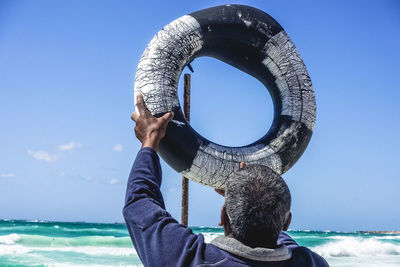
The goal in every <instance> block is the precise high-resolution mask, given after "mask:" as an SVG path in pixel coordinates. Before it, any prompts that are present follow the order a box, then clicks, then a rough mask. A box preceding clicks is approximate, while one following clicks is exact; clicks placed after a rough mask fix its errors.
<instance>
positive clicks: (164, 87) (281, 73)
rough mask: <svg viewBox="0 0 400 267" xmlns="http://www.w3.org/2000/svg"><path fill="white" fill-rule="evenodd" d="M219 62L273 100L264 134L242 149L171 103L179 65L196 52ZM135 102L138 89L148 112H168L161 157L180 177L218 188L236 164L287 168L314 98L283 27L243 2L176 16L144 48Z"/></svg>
mask: <svg viewBox="0 0 400 267" xmlns="http://www.w3.org/2000/svg"><path fill="white" fill-rule="evenodd" d="M202 56H208V57H213V58H216V59H219V60H221V61H223V62H225V63H227V64H230V65H232V66H233V67H236V68H238V69H239V70H242V71H243V72H245V73H248V74H249V75H251V76H253V77H254V78H256V79H258V80H259V81H260V82H261V83H263V84H264V86H265V87H266V88H267V89H268V91H269V93H270V95H271V97H272V100H273V104H274V119H273V123H272V126H271V128H270V129H269V131H268V132H267V133H266V134H265V135H264V136H263V137H262V138H260V139H259V140H257V141H255V142H253V143H251V144H249V145H246V146H241V147H227V146H223V145H219V144H216V143H213V142H211V141H209V140H207V139H206V138H204V137H202V136H201V135H200V134H198V133H197V132H196V131H195V130H194V129H193V128H192V127H191V126H190V125H189V123H188V122H187V121H186V120H185V118H184V115H183V112H182V110H181V108H180V105H179V100H178V94H177V89H178V81H179V77H180V75H181V72H182V70H183V69H184V67H185V66H187V65H188V64H189V63H190V62H192V61H193V60H194V59H195V58H197V57H202ZM134 92H135V101H136V95H137V94H138V93H141V94H143V98H144V102H145V104H146V106H147V108H148V110H149V111H150V112H151V114H153V115H154V116H161V115H163V114H165V113H166V112H168V111H171V110H172V111H173V112H174V114H175V115H174V118H173V120H172V122H171V123H169V125H168V127H167V131H166V135H165V137H164V138H163V139H162V141H161V143H160V146H159V154H160V156H161V157H162V158H163V159H164V160H165V162H167V163H168V164H169V165H170V166H171V167H172V168H173V169H175V170H176V171H177V172H179V173H181V174H182V175H184V176H185V177H187V178H189V179H191V180H193V181H195V182H198V183H201V184H204V185H208V186H211V187H214V188H218V189H224V187H225V184H226V181H227V179H228V177H229V176H230V175H231V174H232V173H233V172H234V171H236V170H237V169H238V168H239V163H240V162H241V161H244V162H245V163H246V164H248V165H249V164H250V165H251V164H260V165H264V166H267V167H269V168H271V169H273V170H274V171H275V172H277V173H279V174H283V173H284V172H286V171H287V170H288V169H289V168H290V167H291V166H293V164H294V163H295V162H296V161H297V160H298V159H299V158H300V156H301V155H302V154H303V152H304V150H305V149H306V147H307V145H308V143H309V141H310V139H311V135H312V132H313V129H314V123H315V116H316V103H315V96H314V90H313V88H312V85H311V79H310V76H309V75H308V72H307V69H306V67H305V65H304V63H303V60H302V59H301V57H300V55H299V53H298V51H297V49H296V47H295V46H294V44H293V43H292V41H291V40H290V38H289V36H288V35H287V34H286V32H285V30H284V29H283V28H282V27H281V26H280V25H279V23H278V22H276V21H275V20H274V19H273V18H272V17H271V16H270V15H268V14H266V13H265V12H263V11H261V10H259V9H256V8H253V7H250V6H244V5H224V6H216V7H211V8H207V9H203V10H200V11H196V12H193V13H190V14H188V15H185V16H182V17H180V18H178V19H176V20H174V21H172V22H171V23H169V24H168V25H166V26H165V27H164V28H163V29H161V30H160V31H159V32H158V33H157V34H156V35H155V36H154V37H153V39H152V40H151V41H150V43H149V44H148V45H147V47H146V49H145V51H144V52H143V55H142V57H141V59H140V62H139V65H138V68H137V71H136V77H135V85H134Z"/></svg>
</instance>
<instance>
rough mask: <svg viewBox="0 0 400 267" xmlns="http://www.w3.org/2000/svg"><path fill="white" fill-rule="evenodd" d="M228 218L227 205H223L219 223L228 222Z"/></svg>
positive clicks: (220, 224)
mask: <svg viewBox="0 0 400 267" xmlns="http://www.w3.org/2000/svg"><path fill="white" fill-rule="evenodd" d="M227 219H228V215H227V214H226V208H225V205H223V206H222V209H221V217H220V222H219V223H218V225H219V226H223V225H224V224H226V221H227Z"/></svg>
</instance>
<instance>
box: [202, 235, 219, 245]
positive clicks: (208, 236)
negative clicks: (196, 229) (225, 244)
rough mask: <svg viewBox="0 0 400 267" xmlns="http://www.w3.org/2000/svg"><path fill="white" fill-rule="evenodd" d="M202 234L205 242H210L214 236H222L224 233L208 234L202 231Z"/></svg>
mask: <svg viewBox="0 0 400 267" xmlns="http://www.w3.org/2000/svg"><path fill="white" fill-rule="evenodd" d="M202 234H203V236H204V242H206V243H210V242H211V241H212V240H213V239H214V238H216V237H218V236H223V235H224V234H222V233H221V234H217V233H216V234H209V233H202Z"/></svg>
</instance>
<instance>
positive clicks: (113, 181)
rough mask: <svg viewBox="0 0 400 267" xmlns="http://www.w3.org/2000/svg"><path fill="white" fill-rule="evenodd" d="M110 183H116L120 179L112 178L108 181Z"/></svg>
mask: <svg viewBox="0 0 400 267" xmlns="http://www.w3.org/2000/svg"><path fill="white" fill-rule="evenodd" d="M108 183H109V184H116V183H118V179H115V178H112V179H110V181H108Z"/></svg>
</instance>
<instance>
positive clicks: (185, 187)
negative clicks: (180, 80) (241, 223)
mask: <svg viewBox="0 0 400 267" xmlns="http://www.w3.org/2000/svg"><path fill="white" fill-rule="evenodd" d="M183 114H184V115H185V118H186V120H187V122H188V123H190V74H185V76H184V92H183ZM188 210H189V180H188V178H186V177H184V176H182V213H181V223H182V224H184V225H186V226H187V225H188Z"/></svg>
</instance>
